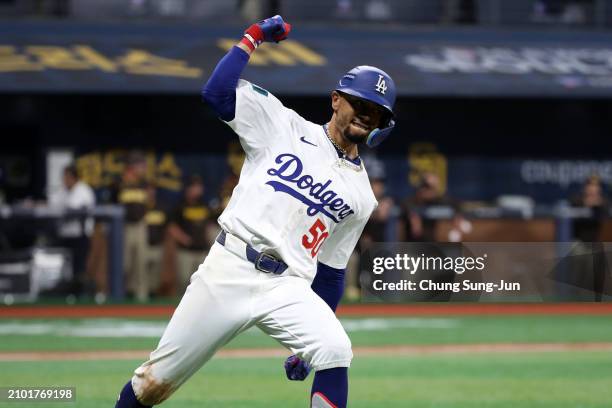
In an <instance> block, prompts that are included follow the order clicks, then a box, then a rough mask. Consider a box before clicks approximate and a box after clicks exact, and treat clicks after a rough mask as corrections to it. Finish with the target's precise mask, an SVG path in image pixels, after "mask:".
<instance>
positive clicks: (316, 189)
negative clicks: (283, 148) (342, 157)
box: [266, 153, 355, 223]
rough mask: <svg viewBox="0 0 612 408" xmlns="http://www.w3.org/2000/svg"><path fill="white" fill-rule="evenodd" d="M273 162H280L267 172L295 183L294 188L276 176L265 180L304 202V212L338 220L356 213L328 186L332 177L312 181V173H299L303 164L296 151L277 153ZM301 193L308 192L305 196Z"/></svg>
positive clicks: (275, 189)
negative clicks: (293, 152) (318, 181)
mask: <svg viewBox="0 0 612 408" xmlns="http://www.w3.org/2000/svg"><path fill="white" fill-rule="evenodd" d="M275 162H276V163H277V164H280V166H278V168H271V169H268V174H269V175H270V176H275V177H278V178H279V179H281V180H283V181H285V182H287V183H291V184H294V185H295V187H297V189H296V188H294V187H292V186H291V184H287V183H281V182H280V181H276V180H270V181H268V182H267V183H266V184H267V185H269V186H272V188H274V191H280V192H282V193H286V194H289V195H290V196H291V197H293V198H297V199H298V200H300V201H301V202H303V203H304V204H306V205H307V206H308V209H307V210H306V214H308V215H310V216H311V217H312V216H314V215H317V214H318V213H321V214H323V215H325V216H326V217H328V218H330V219H331V220H333V221H334V222H335V223H338V222H340V221H339V220H343V219H344V218H346V217H348V216H349V215H351V214H354V213H355V212H354V211H353V210H352V209H351V206H350V205H348V204H347V203H345V201H344V200H343V199H342V198H340V197H338V193H336V192H335V191H333V190H332V189H331V188H329V186H330V185H331V183H332V181H331V180H327V181H326V182H325V183H315V182H314V178H313V177H312V176H311V175H309V174H304V175H302V170H303V169H304V165H303V164H302V161H301V160H300V159H299V157H297V156H296V155H293V154H290V153H283V154H279V155H278V156H276V160H275ZM304 194H307V195H308V197H307V196H306V195H304ZM313 200H316V201H313ZM334 213H335V214H334Z"/></svg>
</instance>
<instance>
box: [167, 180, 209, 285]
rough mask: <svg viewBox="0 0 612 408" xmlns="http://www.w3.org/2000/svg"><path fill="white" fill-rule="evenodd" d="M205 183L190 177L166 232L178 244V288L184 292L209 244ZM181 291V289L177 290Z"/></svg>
mask: <svg viewBox="0 0 612 408" xmlns="http://www.w3.org/2000/svg"><path fill="white" fill-rule="evenodd" d="M203 197H204V183H203V182H202V179H201V178H200V177H199V176H192V177H191V179H190V180H189V182H188V184H187V186H186V187H185V191H184V197H183V201H182V202H181V204H180V205H179V206H178V207H177V208H176V209H175V210H174V211H173V214H172V219H171V222H170V225H169V230H168V231H169V233H170V235H171V236H172V238H174V240H175V241H176V242H177V244H178V251H177V258H178V287H179V291H184V290H185V288H187V285H189V279H190V277H191V274H193V273H194V272H195V271H196V270H197V269H198V266H199V265H200V264H201V263H202V262H203V261H204V258H205V257H206V255H207V253H208V250H209V249H210V246H211V244H212V242H211V238H210V234H209V233H208V230H209V228H211V225H212V222H211V211H210V209H209V208H208V207H207V206H206V205H205V204H204V200H203ZM180 293H182V292H180Z"/></svg>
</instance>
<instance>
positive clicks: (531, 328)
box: [0, 315, 612, 406]
mask: <svg viewBox="0 0 612 408" xmlns="http://www.w3.org/2000/svg"><path fill="white" fill-rule="evenodd" d="M342 321H343V324H345V327H346V328H347V331H348V334H349V336H350V338H351V340H352V342H353V345H354V346H385V345H403V344H470V343H568V342H569V343H576V342H610V341H612V316H609V315H604V316H557V315H554V316H471V317H465V316H462V317H419V318H409V317H404V318H383V317H368V318H363V319H356V318H351V319H342ZM166 323H167V320H122V319H71V320H53V321H47V320H32V319H28V320H12V319H11V320H6V319H0V352H2V351H32V350H36V351H44V350H53V351H70V350H75V351H77V350H79V351H80V350H150V349H152V348H154V347H155V346H156V344H157V341H158V340H159V337H160V335H161V333H162V331H163V328H164V327H165V324H166ZM99 326H103V328H105V330H106V332H107V333H108V332H111V333H112V334H113V335H116V336H118V337H101V336H96V334H95V331H94V330H96V329H100V327H99ZM151 326H153V328H154V329H155V330H153V331H151ZM17 327H19V328H20V333H21V334H11V333H15V328H17ZM126 328H127V329H129V330H130V334H129V335H127V334H125V335H124V334H121V333H122V332H121V331H120V330H123V329H126ZM24 329H25V330H24ZM145 332H146V333H148V334H147V336H144V333H145ZM106 335H108V334H106ZM227 347H230V348H232V347H233V348H252V347H278V345H277V344H276V342H274V341H273V340H271V339H270V338H268V337H267V336H265V335H264V334H263V333H261V332H260V331H259V330H258V329H256V328H254V329H252V330H249V331H247V332H246V333H244V334H242V335H241V336H239V337H237V338H236V339H234V340H233V341H232V342H231V343H230V344H229V345H228V346H227ZM611 406H612V405H611Z"/></svg>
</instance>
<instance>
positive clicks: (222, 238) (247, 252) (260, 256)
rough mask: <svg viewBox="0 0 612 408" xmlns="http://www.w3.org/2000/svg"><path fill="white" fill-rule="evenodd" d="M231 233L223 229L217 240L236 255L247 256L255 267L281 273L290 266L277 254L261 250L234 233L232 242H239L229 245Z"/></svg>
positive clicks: (266, 271) (276, 273)
mask: <svg viewBox="0 0 612 408" xmlns="http://www.w3.org/2000/svg"><path fill="white" fill-rule="evenodd" d="M228 235H229V234H228V233H227V232H225V231H221V232H220V233H219V235H217V239H216V241H217V242H218V243H219V244H221V245H223V246H224V247H226V248H227V250H228V251H230V252H232V253H233V254H235V255H238V256H240V257H243V258H245V259H246V260H247V261H249V262H251V263H252V264H253V265H255V269H257V270H259V271H262V272H265V273H273V274H275V275H280V274H281V273H283V272H285V271H286V270H287V268H288V266H287V264H286V263H285V262H283V260H282V259H278V258H276V257H275V256H272V255H270V254H266V253H264V252H259V251H257V250H256V249H255V248H253V247H252V246H250V245H249V244H247V243H246V242H244V241H242V240H241V239H240V238H238V237H236V236H235V235H232V236H231V237H232V242H234V244H235V243H236V242H238V245H232V246H231V247H230V245H227V236H228Z"/></svg>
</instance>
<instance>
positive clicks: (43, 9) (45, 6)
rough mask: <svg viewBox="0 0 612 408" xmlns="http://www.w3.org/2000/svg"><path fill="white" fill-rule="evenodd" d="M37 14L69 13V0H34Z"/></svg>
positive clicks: (62, 15) (60, 14) (55, 14)
mask: <svg viewBox="0 0 612 408" xmlns="http://www.w3.org/2000/svg"><path fill="white" fill-rule="evenodd" d="M35 8H36V12H37V13H38V14H43V15H53V16H57V17H66V16H67V15H68V14H69V13H70V0H36V1H35Z"/></svg>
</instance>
